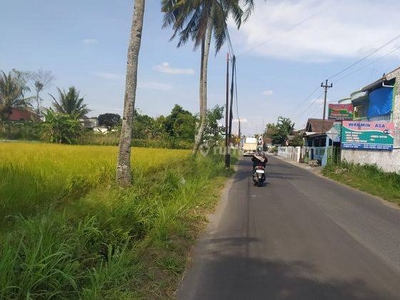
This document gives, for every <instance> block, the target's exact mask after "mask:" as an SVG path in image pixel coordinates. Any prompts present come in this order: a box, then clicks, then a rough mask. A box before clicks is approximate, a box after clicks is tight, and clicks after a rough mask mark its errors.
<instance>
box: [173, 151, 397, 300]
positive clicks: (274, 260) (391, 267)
mask: <svg viewBox="0 0 400 300" xmlns="http://www.w3.org/2000/svg"><path fill="white" fill-rule="evenodd" d="M266 172H267V184H266V185H265V186H263V187H256V186H254V185H253V183H252V181H251V176H250V174H251V161H250V158H244V159H243V160H241V161H240V162H239V164H238V170H237V173H236V175H235V177H234V178H233V179H232V181H231V183H230V184H229V186H228V188H227V190H226V192H225V195H224V196H223V199H221V202H220V205H219V207H218V209H217V212H216V214H215V215H213V216H212V217H211V221H210V224H209V227H208V229H207V231H206V232H205V233H204V235H202V237H201V238H200V239H199V241H198V244H197V246H196V248H195V250H194V253H193V260H192V264H191V266H190V267H189V268H188V270H187V271H186V275H185V277H184V279H183V282H182V284H181V287H180V288H179V290H178V292H177V299H184V300H188V299H202V300H212V299H218V300H224V299H227V300H228V299H229V300H233V299H285V300H286V299H307V300H309V299H310V300H311V299H318V300H323V299H363V300H369V299H371V300H372V299H374V300H376V299H385V300H386V299H400V210H398V209H395V208H393V207H390V206H388V205H385V204H384V203H383V202H382V201H380V200H379V199H377V198H375V197H371V196H369V195H366V194H364V193H360V192H357V191H355V190H353V189H350V188H347V187H345V186H343V185H340V184H337V183H335V182H333V181H330V180H328V179H325V178H322V177H321V176H318V175H316V174H314V173H313V172H310V171H308V170H305V169H304V168H300V167H298V166H295V165H293V164H289V163H287V162H285V161H282V160H280V159H278V158H276V157H270V158H269V163H268V165H267V170H266Z"/></svg>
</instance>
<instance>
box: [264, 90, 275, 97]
mask: <svg viewBox="0 0 400 300" xmlns="http://www.w3.org/2000/svg"><path fill="white" fill-rule="evenodd" d="M273 93H274V91H273V90H265V91H264V92H263V95H265V96H271V95H272V94H273Z"/></svg>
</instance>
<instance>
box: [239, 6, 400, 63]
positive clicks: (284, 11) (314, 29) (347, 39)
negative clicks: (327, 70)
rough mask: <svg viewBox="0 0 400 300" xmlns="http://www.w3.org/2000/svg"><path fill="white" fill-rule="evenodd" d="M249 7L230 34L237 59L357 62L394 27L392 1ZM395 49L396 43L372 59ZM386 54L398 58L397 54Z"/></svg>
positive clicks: (395, 31) (398, 42)
mask: <svg viewBox="0 0 400 300" xmlns="http://www.w3.org/2000/svg"><path fill="white" fill-rule="evenodd" d="M255 7H256V9H255V11H254V12H253V14H252V15H251V17H250V18H249V19H248V21H247V22H246V23H243V24H242V26H241V28H240V30H239V31H235V32H234V34H232V36H233V37H234V38H232V39H233V40H234V41H236V44H237V45H239V46H240V47H242V48H241V49H240V51H242V53H243V54H244V53H247V54H252V55H257V56H264V57H274V58H280V59H285V60H292V61H293V60H294V61H313V62H321V61H329V60H332V59H335V58H358V57H364V56H365V55H367V54H369V53H371V52H372V51H373V50H376V49H378V48H379V47H380V46H382V45H384V44H385V43H387V42H388V41H390V40H391V39H392V38H394V37H395V36H397V35H398V34H399V32H398V28H400V18H399V17H398V11H400V1H398V0H382V1H365V0H352V1H344V0H325V1H319V0H318V1H317V0H303V1H295V0H292V1H277V0H275V1H274V0H271V1H264V0H256V6H255ZM399 45H400V38H399V39H397V40H396V41H394V42H393V43H391V44H390V45H388V46H386V47H385V48H383V49H382V50H381V51H378V52H377V53H376V54H375V56H374V57H381V56H383V55H385V54H387V53H389V52H390V51H392V50H394V49H395V48H397V47H399ZM240 51H238V49H236V52H238V53H240ZM391 55H397V57H400V50H398V51H395V52H393V53H392V54H391Z"/></svg>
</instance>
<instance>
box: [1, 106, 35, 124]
mask: <svg viewBox="0 0 400 300" xmlns="http://www.w3.org/2000/svg"><path fill="white" fill-rule="evenodd" d="M8 120H9V121H14V122H16V121H24V122H26V121H38V120H39V116H38V115H37V114H36V113H35V112H32V111H30V110H26V109H20V108H13V109H12V110H11V114H10V115H9V119H8Z"/></svg>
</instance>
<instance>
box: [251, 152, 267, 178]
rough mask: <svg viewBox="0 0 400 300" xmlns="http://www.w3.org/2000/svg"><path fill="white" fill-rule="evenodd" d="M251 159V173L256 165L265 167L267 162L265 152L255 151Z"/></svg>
mask: <svg viewBox="0 0 400 300" xmlns="http://www.w3.org/2000/svg"><path fill="white" fill-rule="evenodd" d="M251 161H252V162H253V173H254V172H255V170H256V166H263V167H264V168H265V166H266V165H267V162H268V158H267V156H266V155H265V153H264V152H262V151H261V152H256V153H255V154H254V155H253V157H252V158H251Z"/></svg>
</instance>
